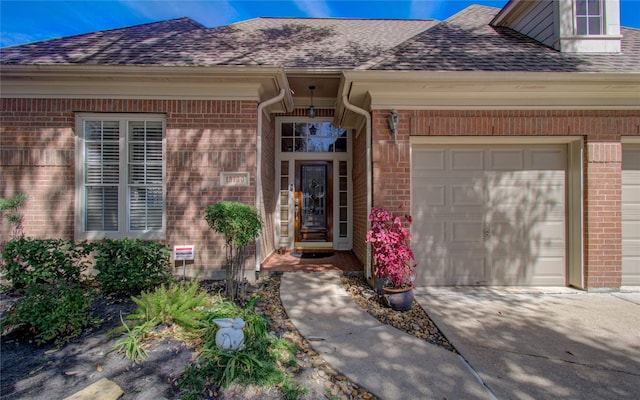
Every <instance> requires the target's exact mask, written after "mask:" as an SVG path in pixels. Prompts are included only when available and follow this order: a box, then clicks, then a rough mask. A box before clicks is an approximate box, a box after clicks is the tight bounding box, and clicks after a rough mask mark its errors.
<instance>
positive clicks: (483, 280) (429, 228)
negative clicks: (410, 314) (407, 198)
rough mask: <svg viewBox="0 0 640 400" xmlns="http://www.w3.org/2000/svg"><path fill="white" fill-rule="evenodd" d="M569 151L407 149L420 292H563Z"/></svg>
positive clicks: (562, 147)
mask: <svg viewBox="0 0 640 400" xmlns="http://www.w3.org/2000/svg"><path fill="white" fill-rule="evenodd" d="M567 158H568V151H567V145H566V144H535V145H534V144H526V145H493V144H491V145H488V144H487V145H478V144H476V145H457V144H452V145H441V144H434V145H432V144H413V145H412V155H411V159H412V161H411V164H412V178H411V213H412V216H413V221H414V223H413V226H412V235H413V241H412V243H413V250H414V252H415V255H416V262H417V263H418V269H417V275H418V276H417V278H416V284H417V285H426V286H429V285H524V286H526V285H531V286H542V285H552V286H565V285H566V284H567V279H566V269H567V262H566V257H567V255H566V227H565V221H566V212H565V203H566V196H567V192H566V181H567V163H568V160H567Z"/></svg>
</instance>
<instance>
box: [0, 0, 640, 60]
mask: <svg viewBox="0 0 640 400" xmlns="http://www.w3.org/2000/svg"><path fill="white" fill-rule="evenodd" d="M498 11H499V9H496V8H491V7H484V6H471V7H469V8H467V9H465V10H463V11H461V12H460V13H458V14H456V15H454V16H453V17H451V18H449V19H447V20H446V21H443V22H440V23H438V22H436V21H431V20H410V21H406V20H371V19H340V18H318V19H315V18H256V19H252V20H248V21H244V22H239V23H236V24H232V25H227V26H222V27H217V28H206V27H204V26H202V25H200V24H198V23H196V22H194V21H193V20H191V19H189V18H179V19H174V20H169V21H162V22H156V23H150V24H144V25H137V26H133V27H128V28H120V29H113V30H107V31H100V32H94V33H88V34H84V35H76V36H70V37H65V38H60V39H53V40H48V41H43V42H37V43H31V44H25V45H21V46H14V47H8V48H4V49H0V63H1V64H27V65H29V64H100V65H159V66H214V65H238V66H241V65H243V66H252V65H268V66H283V67H285V68H292V69H294V68H309V69H372V70H416V71H537V72H546V71H549V72H640V30H637V29H629V28H622V34H623V40H622V53H620V54H571V53H560V52H558V51H556V50H554V49H551V48H549V47H547V46H545V45H543V44H541V43H539V42H537V41H535V40H533V39H531V38H529V37H527V36H524V35H521V34H520V33H518V32H515V31H513V30H511V29H509V28H499V27H492V26H490V25H489V22H490V21H491V19H492V18H493V17H494V16H495V15H496V13H497V12H498Z"/></svg>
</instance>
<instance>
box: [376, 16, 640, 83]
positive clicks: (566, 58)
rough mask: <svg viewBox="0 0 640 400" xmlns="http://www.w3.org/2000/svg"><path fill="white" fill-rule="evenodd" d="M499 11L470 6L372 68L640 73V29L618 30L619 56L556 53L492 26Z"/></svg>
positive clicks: (398, 48) (528, 39)
mask: <svg viewBox="0 0 640 400" xmlns="http://www.w3.org/2000/svg"><path fill="white" fill-rule="evenodd" d="M498 11H499V9H496V8H492V7H484V6H470V7H468V8H466V9H464V10H463V11H461V12H459V13H458V14H456V15H454V16H452V17H451V18H449V19H447V20H445V21H443V22H441V23H440V24H438V25H436V26H435V27H433V28H431V29H429V30H427V31H425V32H422V33H420V34H418V35H416V36H415V37H413V38H411V39H410V40H408V41H407V42H405V43H403V44H402V45H400V46H397V47H395V48H394V49H392V50H391V51H389V52H388V53H387V54H386V57H384V58H383V59H379V61H378V62H377V64H376V65H372V66H370V69H374V70H417V71H514V72H520V71H529V72H640V30H638V29H630V28H622V35H623V39H622V52H621V53H619V54H576V53H561V52H559V51H557V50H554V49H552V48H549V47H547V46H545V45H543V44H541V43H539V42H537V41H535V40H533V39H531V38H529V37H527V36H524V35H522V34H520V33H518V32H516V31H514V30H512V29H509V28H501V27H492V26H490V25H489V22H490V21H491V20H492V19H493V17H494V16H495V15H496V14H497V12H498Z"/></svg>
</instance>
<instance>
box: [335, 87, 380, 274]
mask: <svg viewBox="0 0 640 400" xmlns="http://www.w3.org/2000/svg"><path fill="white" fill-rule="evenodd" d="M342 103H343V104H344V106H345V108H346V109H347V110H349V111H353V112H354V113H356V114H359V115H362V116H363V117H364V118H365V125H366V126H365V135H366V136H365V143H366V145H365V146H366V159H367V231H368V230H369V228H371V221H369V218H368V215H369V212H371V206H372V202H373V200H372V198H371V193H372V190H373V177H372V167H371V163H372V158H373V156H372V150H371V114H369V112H367V111H366V110H364V109H362V108H360V107H357V106H354V105H353V104H351V103H349V99H348V98H347V95H342ZM365 274H366V276H365V278H366V279H367V280H371V279H372V278H373V273H372V270H371V244H370V243H367V262H366V264H365Z"/></svg>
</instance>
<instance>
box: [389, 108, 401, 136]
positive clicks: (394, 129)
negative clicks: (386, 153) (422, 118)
mask: <svg viewBox="0 0 640 400" xmlns="http://www.w3.org/2000/svg"><path fill="white" fill-rule="evenodd" d="M399 120H400V117H399V116H398V112H397V111H396V110H391V112H390V113H389V115H388V116H387V121H388V122H389V129H390V130H391V134H392V135H393V141H394V143H396V144H397V143H398V121H399Z"/></svg>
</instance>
